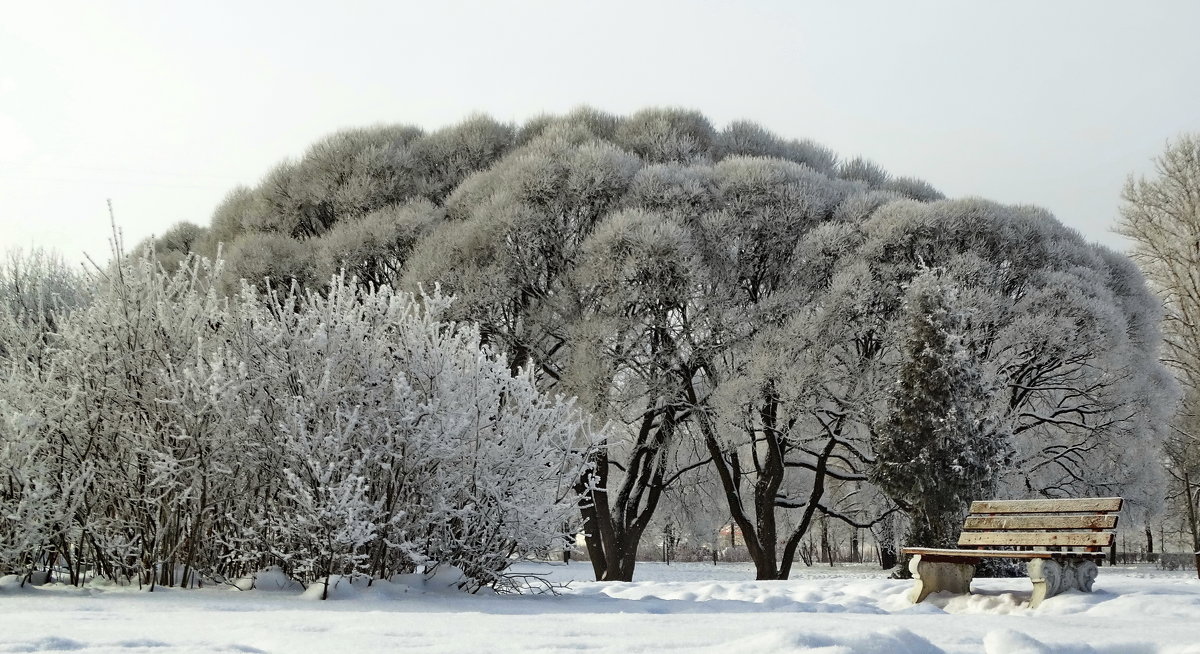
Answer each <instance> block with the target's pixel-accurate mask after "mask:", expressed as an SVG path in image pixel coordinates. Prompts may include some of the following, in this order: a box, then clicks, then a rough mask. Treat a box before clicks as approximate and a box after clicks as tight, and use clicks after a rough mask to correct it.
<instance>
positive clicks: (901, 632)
mask: <svg viewBox="0 0 1200 654" xmlns="http://www.w3.org/2000/svg"><path fill="white" fill-rule="evenodd" d="M702 651H706V652H754V653H755V654H773V653H775V652H778V653H779V654H784V653H791V652H812V653H814V654H816V653H818V652H819V653H820V654H940V653H943V652H944V650H942V649H941V648H939V647H937V646H935V645H934V644H933V643H931V642H929V641H928V640H925V639H924V638H922V637H920V636H918V635H917V634H915V633H913V632H911V631H909V630H908V629H904V628H902V627H888V628H885V629H881V630H879V631H872V632H867V633H856V634H845V635H830V634H827V633H814V632H809V631H770V632H767V633H764V634H760V635H758V636H754V637H751V638H743V639H738V640H735V641H732V642H725V643H719V644H715V645H713V646H712V647H710V648H705V649H704V650H702Z"/></svg>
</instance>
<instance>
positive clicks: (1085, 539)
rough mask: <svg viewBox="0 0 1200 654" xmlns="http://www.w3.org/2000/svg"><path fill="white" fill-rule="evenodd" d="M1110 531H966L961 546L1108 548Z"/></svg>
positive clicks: (1110, 541)
mask: <svg viewBox="0 0 1200 654" xmlns="http://www.w3.org/2000/svg"><path fill="white" fill-rule="evenodd" d="M1112 541H1113V534H1112V532H1108V531H1077V532H1070V531H964V532H963V533H962V535H961V536H959V538H958V544H959V545H971V546H980V545H990V546H1000V545H1011V546H1016V547H1108V546H1109V545H1111V544H1112Z"/></svg>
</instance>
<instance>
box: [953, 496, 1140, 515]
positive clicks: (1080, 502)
mask: <svg viewBox="0 0 1200 654" xmlns="http://www.w3.org/2000/svg"><path fill="white" fill-rule="evenodd" d="M1120 510H1121V498H1119V497H1088V498H1076V499H1063V500H985V501H978V502H971V513H1111V512H1115V511H1120Z"/></svg>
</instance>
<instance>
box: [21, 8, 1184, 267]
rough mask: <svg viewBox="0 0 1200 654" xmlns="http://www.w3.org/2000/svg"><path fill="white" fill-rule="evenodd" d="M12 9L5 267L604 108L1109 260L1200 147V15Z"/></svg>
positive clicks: (1168, 11) (103, 252)
mask: <svg viewBox="0 0 1200 654" xmlns="http://www.w3.org/2000/svg"><path fill="white" fill-rule="evenodd" d="M334 4H335V3H317V2H308V1H302V0H293V1H290V2H273V3H267V2H248V1H242V2H225V1H220V2H218V1H211V0H210V1H205V2H186V3H185V2H181V1H180V2H176V1H173V0H171V1H167V0H163V1H154V2H127V1H126V2H117V1H114V0H104V1H103V2H60V1H56V2H50V1H40V0H0V250H6V249H9V248H12V247H28V246H31V245H38V246H44V247H51V248H55V249H57V250H59V251H60V252H62V253H63V254H64V255H65V256H66V257H68V258H69V259H73V260H75V259H82V255H83V253H84V252H88V253H91V254H92V255H93V256H95V257H97V259H98V260H103V259H106V258H107V252H108V246H107V244H106V242H107V238H108V235H109V227H108V216H107V210H106V208H105V199H106V198H112V200H113V203H114V205H115V210H116V217H117V221H118V223H119V225H120V227H121V228H122V230H123V232H124V234H125V240H126V242H127V244H130V245H131V244H133V243H134V242H136V241H138V240H140V239H142V238H144V237H146V236H148V235H150V234H153V233H161V232H163V231H165V230H166V229H167V228H168V227H170V225H172V224H174V223H175V222H177V221H179V220H190V221H193V222H197V223H200V224H207V223H208V219H209V216H210V214H211V212H212V209H213V208H214V207H215V205H216V204H217V203H218V202H219V201H220V199H221V198H222V197H223V196H224V195H225V193H226V192H227V191H228V190H229V189H230V188H232V187H233V186H234V185H235V184H238V183H245V184H253V183H255V182H256V181H257V180H258V179H259V178H260V177H261V176H262V175H263V174H264V173H265V172H266V171H267V170H268V168H269V167H270V166H271V165H273V164H274V163H276V162H278V161H279V160H281V159H283V158H285V157H288V156H296V155H299V154H301V153H302V152H303V151H304V149H305V148H306V147H307V146H308V145H309V144H310V143H312V142H313V141H314V140H315V139H317V138H319V137H320V136H323V135H325V134H327V133H329V132H332V131H335V130H337V129H340V128H344V127H351V126H359V125H366V124H373V123H379V122H386V123H397V122H402V123H412V124H416V125H420V126H422V127H425V128H436V127H440V126H442V125H445V124H448V123H452V122H455V121H457V120H459V119H460V118H462V117H464V116H465V115H467V114H469V113H472V112H474V111H483V112H485V113H488V114H491V115H493V116H495V117H497V118H499V119H502V120H522V119H524V118H527V117H530V116H532V115H536V114H538V113H542V112H562V111H566V110H569V109H571V108H573V107H575V106H577V105H580V104H590V105H593V106H596V107H598V108H601V109H605V110H608V111H612V112H617V113H629V112H632V111H634V110H636V109H639V108H642V107H646V106H650V105H681V106H686V107H691V108H696V109H699V110H701V111H703V112H704V113H705V114H707V115H708V116H709V117H710V118H711V119H712V120H713V121H714V122H715V123H716V124H717V126H718V127H720V126H722V125H724V124H725V123H727V122H728V121H730V120H734V119H738V118H749V119H752V120H755V121H757V122H760V123H762V124H763V125H765V126H766V127H768V128H769V129H772V130H774V131H776V132H777V133H779V134H781V135H783V136H787V137H804V138H812V139H814V140H816V141H818V142H821V143H823V144H825V145H827V146H829V147H830V148H832V149H833V150H834V151H835V152H837V153H838V154H839V155H841V156H844V157H853V156H856V155H863V156H866V157H868V158H871V159H873V160H875V161H877V162H878V163H880V164H881V165H883V166H884V167H885V168H886V169H887V170H888V171H890V172H891V173H893V174H897V175H911V176H917V177H921V178H924V179H926V180H928V181H929V182H931V183H932V184H934V185H935V186H937V187H938V188H939V189H941V190H942V191H943V192H945V193H946V194H947V195H950V196H952V197H957V196H964V195H978V196H983V197H987V198H991V199H995V200H999V201H1003V202H1010V203H1022V204H1037V205H1041V206H1044V207H1047V208H1048V209H1050V210H1051V211H1053V212H1054V213H1055V214H1056V215H1057V216H1058V217H1059V219H1061V220H1062V221H1064V222H1066V223H1067V224H1069V225H1072V226H1074V227H1075V228H1077V229H1079V230H1080V231H1082V232H1083V233H1084V234H1086V235H1087V236H1088V237H1089V238H1090V239H1092V240H1097V241H1101V242H1104V243H1107V244H1109V245H1113V246H1115V247H1121V246H1122V243H1121V240H1120V239H1119V238H1118V237H1116V236H1115V235H1113V234H1111V232H1110V231H1109V230H1110V229H1111V227H1112V225H1113V223H1114V221H1115V219H1116V217H1117V210H1118V206H1119V193H1120V188H1121V185H1122V183H1123V182H1124V179H1125V177H1126V175H1128V174H1129V173H1130V172H1146V171H1148V170H1149V169H1150V159H1151V157H1153V156H1154V155H1156V154H1157V153H1158V152H1160V151H1161V150H1162V148H1163V146H1164V144H1165V142H1166V140H1167V139H1169V138H1171V137H1173V136H1175V135H1176V134H1178V133H1180V132H1183V131H1195V130H1200V83H1198V82H1200V38H1198V36H1200V32H1198V29H1200V2H1191V1H1188V0H1180V1H1177V2H1168V1H1158V2H1148V1H1145V0H1142V1H1139V2H1136V3H1135V2H1121V3H1117V2H1097V1H1075V2H1067V1H1055V2H1046V1H1044V0H1038V1H1032V2H1030V1H1014V0H1006V1H1004V2H993V3H986V4H985V3H975V2H950V1H946V2H908V1H906V2H903V3H901V2H853V3H850V2H837V3H830V2H786V1H779V2H751V1H739V2H700V1H694V2H653V1H650V0H646V1H643V2H625V1H616V0H594V1H591V2H571V1H560V2H512V3H501V2H461V1H458V2H448V1H438V2H433V1H430V2H423V3H407V2H383V1H381V2H339V3H336V5H337V7H336V8H335V7H334V6H333V5H334Z"/></svg>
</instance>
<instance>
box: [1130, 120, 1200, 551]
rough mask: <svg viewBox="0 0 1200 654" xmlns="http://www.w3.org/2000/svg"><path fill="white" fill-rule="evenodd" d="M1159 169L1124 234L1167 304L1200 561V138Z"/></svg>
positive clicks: (1170, 358) (1180, 475) (1173, 454)
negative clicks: (1131, 242) (1180, 397)
mask: <svg viewBox="0 0 1200 654" xmlns="http://www.w3.org/2000/svg"><path fill="white" fill-rule="evenodd" d="M1154 163H1155V172H1154V175H1152V176H1151V177H1148V178H1147V177H1142V178H1136V179H1135V178H1132V177H1131V178H1130V179H1129V181H1128V182H1127V183H1126V185H1125V189H1124V192H1123V194H1122V197H1123V199H1124V205H1123V206H1122V208H1121V217H1122V221H1121V225H1120V229H1119V231H1120V233H1121V234H1123V235H1125V236H1126V237H1128V238H1130V239H1132V240H1133V241H1134V249H1133V255H1132V256H1133V258H1134V260H1135V261H1137V263H1138V265H1139V266H1140V267H1141V268H1142V270H1143V271H1145V273H1146V276H1147V277H1148V278H1149V280H1150V282H1151V284H1152V286H1153V288H1154V290H1155V291H1156V292H1157V293H1158V295H1159V296H1160V297H1161V298H1162V301H1163V307H1164V312H1163V340H1164V343H1165V348H1164V351H1163V362H1164V363H1165V364H1166V365H1167V366H1168V367H1169V368H1170V369H1171V371H1172V372H1173V373H1174V374H1175V377H1176V379H1178V380H1179V383H1180V386H1181V387H1182V389H1183V397H1182V402H1181V403H1180V406H1179V409H1178V411H1177V413H1176V415H1175V424H1174V429H1173V433H1172V436H1171V438H1170V439H1169V444H1168V447H1167V448H1166V453H1167V455H1168V460H1169V461H1170V466H1169V469H1168V471H1169V473H1170V474H1171V476H1172V478H1173V480H1174V484H1173V485H1174V486H1175V487H1176V488H1175V489H1172V495H1173V496H1174V498H1175V499H1176V500H1177V502H1178V503H1179V504H1180V505H1182V507H1183V511H1182V512H1183V513H1184V515H1185V516H1186V517H1187V523H1188V526H1189V528H1190V531H1191V537H1192V545H1193V548H1194V549H1195V551H1196V560H1197V562H1200V518H1197V515H1198V514H1200V436H1198V435H1197V434H1198V432H1197V425H1198V424H1200V135H1196V134H1185V135H1182V136H1180V137H1179V138H1178V139H1176V140H1174V141H1172V142H1171V143H1169V144H1168V145H1167V148H1166V150H1165V151H1164V152H1163V153H1162V154H1161V155H1159V156H1158V158H1157V159H1155V162H1154Z"/></svg>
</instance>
